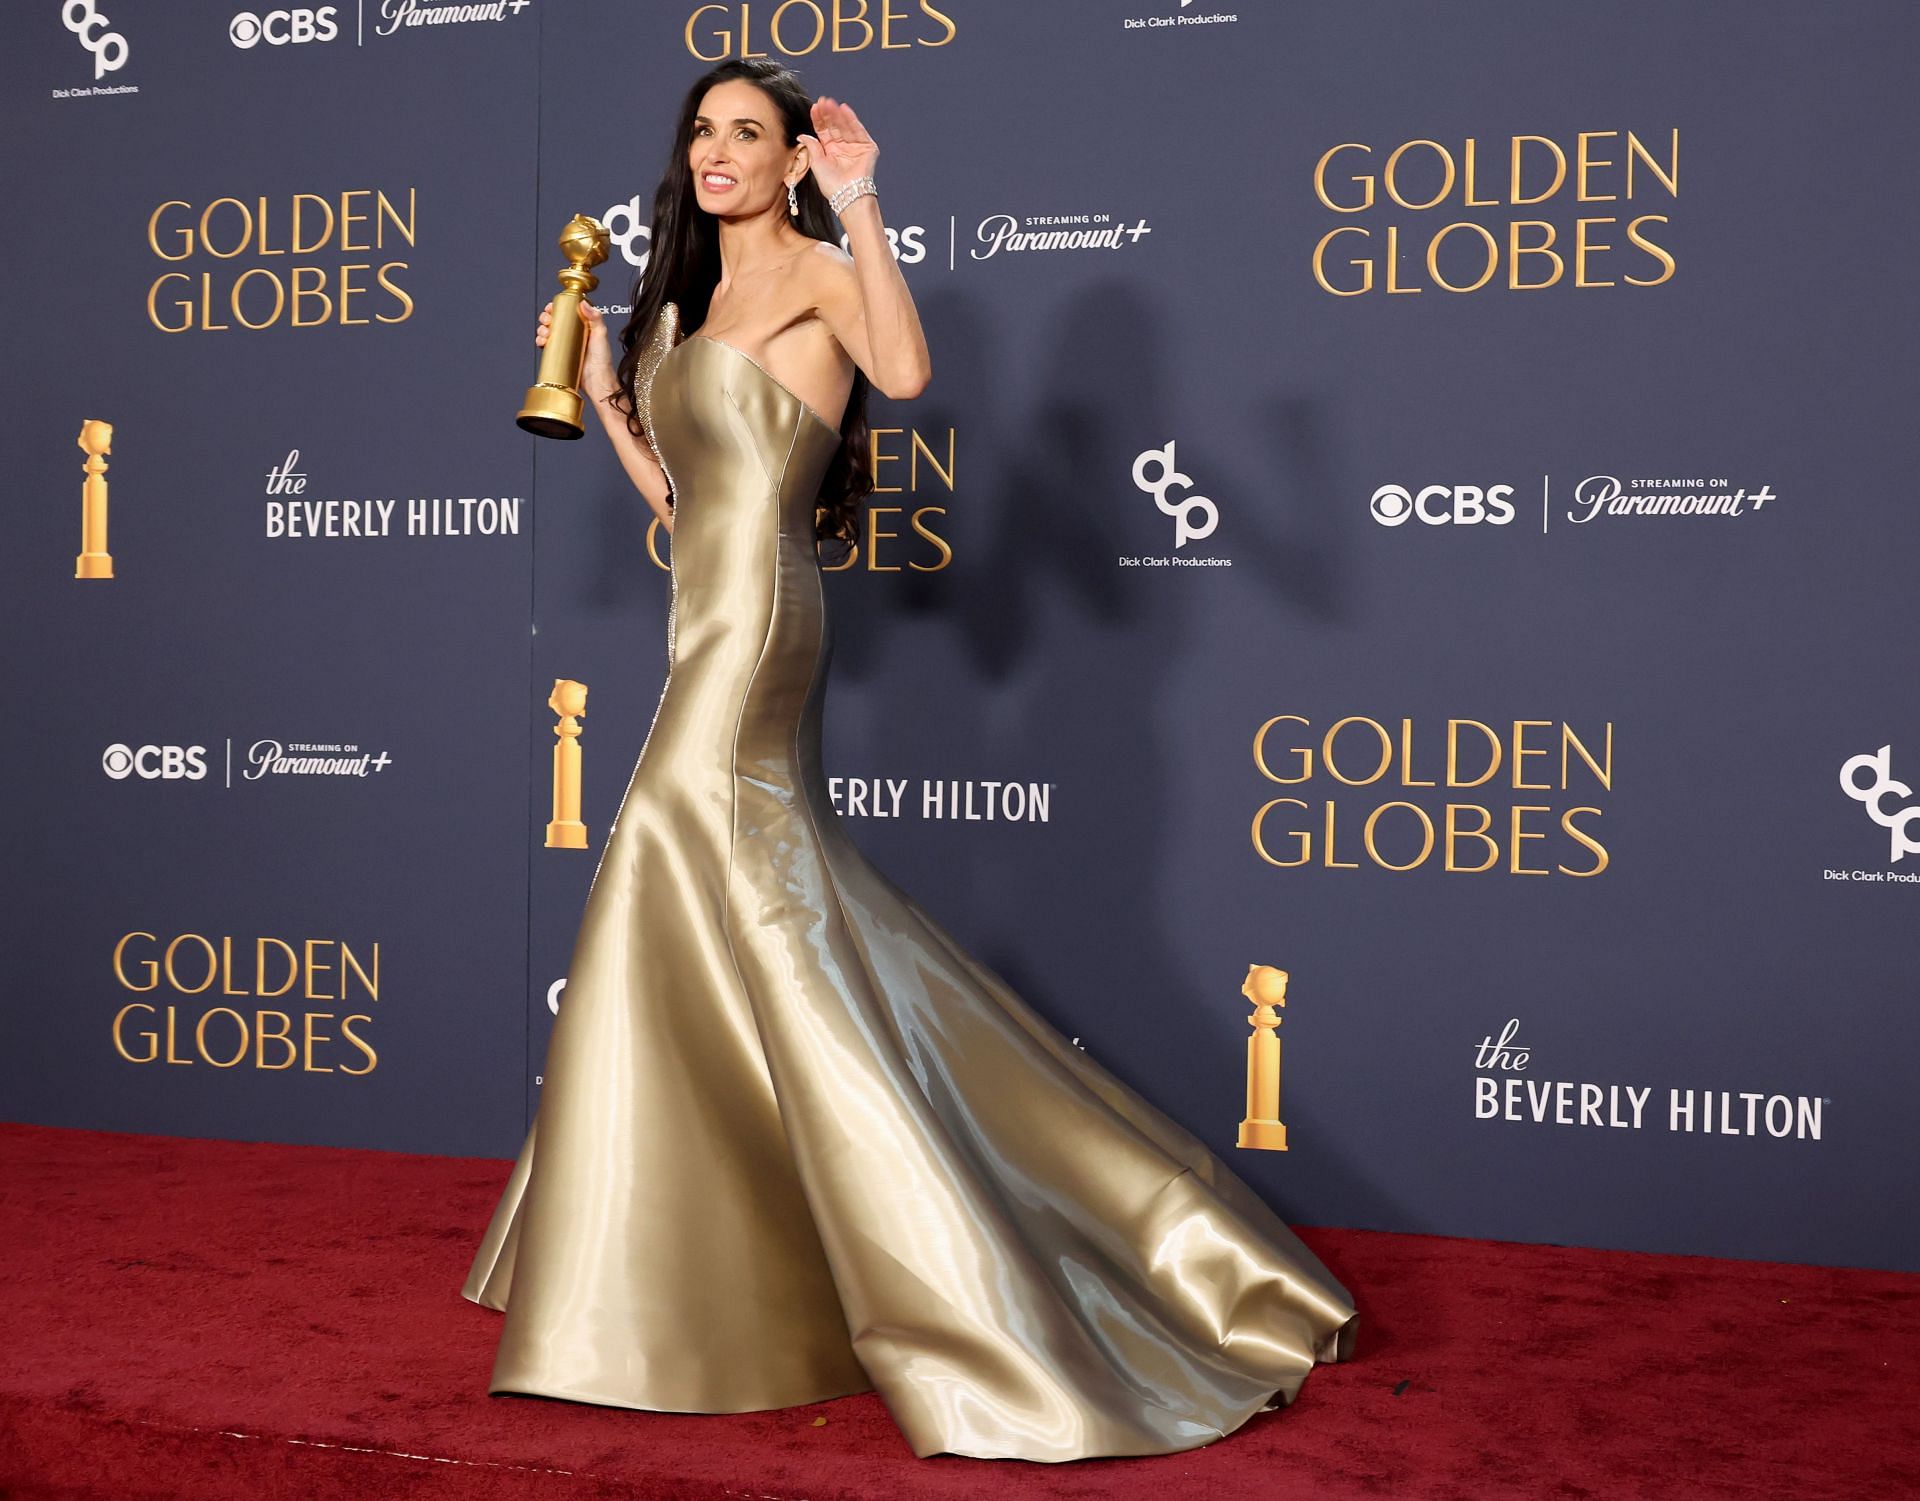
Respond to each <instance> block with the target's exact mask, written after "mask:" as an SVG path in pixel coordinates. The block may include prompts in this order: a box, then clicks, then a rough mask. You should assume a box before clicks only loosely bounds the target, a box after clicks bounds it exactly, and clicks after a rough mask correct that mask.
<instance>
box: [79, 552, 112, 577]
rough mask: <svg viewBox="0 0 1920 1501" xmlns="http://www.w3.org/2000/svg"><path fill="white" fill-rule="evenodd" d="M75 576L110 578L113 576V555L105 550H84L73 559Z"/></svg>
mask: <svg viewBox="0 0 1920 1501" xmlns="http://www.w3.org/2000/svg"><path fill="white" fill-rule="evenodd" d="M73 576H74V577H75V578H77V579H110V578H112V577H113V555H112V554H111V553H104V552H83V553H81V554H80V556H79V557H77V558H75V559H74V560H73Z"/></svg>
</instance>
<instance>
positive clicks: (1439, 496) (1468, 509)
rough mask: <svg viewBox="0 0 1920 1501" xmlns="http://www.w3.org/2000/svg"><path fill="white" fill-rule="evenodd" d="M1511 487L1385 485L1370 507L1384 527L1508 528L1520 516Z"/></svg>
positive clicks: (1375, 495)
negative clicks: (1417, 524) (1410, 524)
mask: <svg viewBox="0 0 1920 1501" xmlns="http://www.w3.org/2000/svg"><path fill="white" fill-rule="evenodd" d="M1512 497H1513V486H1512V485H1487V486H1484V487H1483V486H1480V485H1423V486H1421V487H1420V488H1419V489H1418V490H1409V489H1407V488H1406V487H1405V486H1404V485H1382V486H1381V487H1380V488H1379V489H1378V490H1375V491H1374V492H1373V498H1372V499H1371V500H1370V501H1369V502H1368V503H1367V504H1368V509H1369V510H1370V511H1371V512H1372V513H1373V519H1374V520H1375V521H1377V522H1379V523H1380V524H1381V525H1382V526H1405V525H1406V524H1407V523H1408V522H1409V521H1414V520H1418V521H1421V522H1423V523H1424V524H1426V525H1427V526H1506V525H1507V524H1508V523H1509V522H1511V521H1512V520H1513V518H1514V516H1515V515H1516V514H1517V513H1516V512H1515V510H1514V508H1513V499H1512Z"/></svg>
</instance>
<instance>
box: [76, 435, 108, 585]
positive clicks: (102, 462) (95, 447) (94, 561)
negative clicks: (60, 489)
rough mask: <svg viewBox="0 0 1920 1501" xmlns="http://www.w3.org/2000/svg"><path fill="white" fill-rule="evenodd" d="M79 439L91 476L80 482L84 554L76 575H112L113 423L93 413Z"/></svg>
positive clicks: (78, 559)
mask: <svg viewBox="0 0 1920 1501" xmlns="http://www.w3.org/2000/svg"><path fill="white" fill-rule="evenodd" d="M78 441H79V443H80V447H81V450H82V451H83V452H84V453H85V454H86V456H87V462H86V465H85V468H86V471H87V477H86V480H85V481H84V482H83V483H82V484H81V486H80V556H79V557H77V558H75V559H74V561H73V576H74V577H75V578H77V579H110V578H112V577H113V554H112V553H110V552H108V551H107V460H106V455H108V454H110V453H112V452H113V424H112V423H111V422H102V421H100V420H99V419H98V418H96V417H89V418H88V419H87V420H86V421H85V422H82V423H81V424H80V437H79V440H78Z"/></svg>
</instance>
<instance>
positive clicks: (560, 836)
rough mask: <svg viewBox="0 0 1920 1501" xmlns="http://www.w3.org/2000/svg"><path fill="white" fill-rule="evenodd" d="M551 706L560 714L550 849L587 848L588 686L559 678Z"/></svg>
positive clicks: (550, 824) (554, 755) (549, 828)
mask: <svg viewBox="0 0 1920 1501" xmlns="http://www.w3.org/2000/svg"><path fill="white" fill-rule="evenodd" d="M547 707H548V708H549V709H551V710H553V712H554V713H556V714H558V715H559V716H560V723H558V724H557V725H555V726H554V727H553V733H554V734H556V735H558V736H559V737H560V738H559V739H558V740H557V741H555V742H554V747H553V818H552V820H551V821H550V822H549V823H548V824H547V848H548V849H550V850H583V849H585V848H586V847H587V826H586V825H585V824H583V823H582V822H581V821H580V716H581V715H582V714H584V713H586V712H587V685H586V684H585V683H576V682H575V681H574V680H573V679H572V678H555V679H554V680H553V692H552V693H550V694H548V695H547Z"/></svg>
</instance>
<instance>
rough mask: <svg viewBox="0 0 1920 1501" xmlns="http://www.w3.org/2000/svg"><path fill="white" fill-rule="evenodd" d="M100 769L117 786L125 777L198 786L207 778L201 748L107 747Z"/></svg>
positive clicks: (190, 746)
mask: <svg viewBox="0 0 1920 1501" xmlns="http://www.w3.org/2000/svg"><path fill="white" fill-rule="evenodd" d="M100 769H101V770H102V771H104V772H106V774H107V775H108V776H110V777H112V778H113V779H114V780H115V781H116V782H122V781H125V780H126V779H127V778H128V777H139V778H141V779H142V780H143V781H148V782H157V781H168V782H173V781H188V782H197V781H199V780H201V779H202V778H203V777H205V776H206V774H207V748H206V747H205V746H204V745H142V746H139V747H137V748H136V747H134V746H130V745H110V746H108V747H107V749H106V753H105V754H104V755H102V756H101V757H100Z"/></svg>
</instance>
